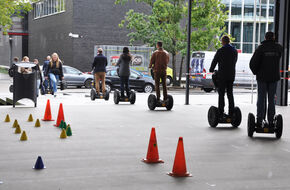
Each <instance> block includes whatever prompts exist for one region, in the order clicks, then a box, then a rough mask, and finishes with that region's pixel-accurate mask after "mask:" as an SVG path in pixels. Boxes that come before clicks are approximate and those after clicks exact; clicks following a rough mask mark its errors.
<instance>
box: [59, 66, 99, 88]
mask: <svg viewBox="0 0 290 190" xmlns="http://www.w3.org/2000/svg"><path fill="white" fill-rule="evenodd" d="M63 75H64V80H65V81H66V85H67V86H76V87H78V88H81V87H82V86H85V88H91V84H92V81H93V75H92V74H87V73H83V72H81V71H80V70H78V69H76V68H73V67H70V66H66V65H63Z"/></svg>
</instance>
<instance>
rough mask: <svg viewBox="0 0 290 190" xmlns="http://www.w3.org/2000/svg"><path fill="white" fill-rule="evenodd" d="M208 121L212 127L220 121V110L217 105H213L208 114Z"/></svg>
mask: <svg viewBox="0 0 290 190" xmlns="http://www.w3.org/2000/svg"><path fill="white" fill-rule="evenodd" d="M207 119H208V123H209V125H210V126H211V127H216V126H217V125H218V121H219V110H218V108H217V107H215V106H211V107H210V108H209V110H208V114H207Z"/></svg>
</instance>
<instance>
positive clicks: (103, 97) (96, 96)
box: [91, 88, 110, 101]
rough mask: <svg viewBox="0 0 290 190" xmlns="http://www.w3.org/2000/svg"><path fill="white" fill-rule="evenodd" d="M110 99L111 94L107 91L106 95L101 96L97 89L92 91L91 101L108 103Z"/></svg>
mask: <svg viewBox="0 0 290 190" xmlns="http://www.w3.org/2000/svg"><path fill="white" fill-rule="evenodd" d="M109 98H110V93H109V92H107V91H106V93H105V94H103V93H100V95H98V94H97V91H96V89H95V88H92V89H91V100H93V101H94V100H95V99H104V100H106V101H108V100H109Z"/></svg>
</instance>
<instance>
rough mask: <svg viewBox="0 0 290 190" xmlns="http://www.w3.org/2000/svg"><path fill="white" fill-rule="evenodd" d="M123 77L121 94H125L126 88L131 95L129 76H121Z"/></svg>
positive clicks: (127, 93)
mask: <svg viewBox="0 0 290 190" xmlns="http://www.w3.org/2000/svg"><path fill="white" fill-rule="evenodd" d="M120 79H121V86H120V87H121V96H122V97H123V96H124V90H125V89H126V95H127V96H128V97H129V95H130V87H129V77H120Z"/></svg>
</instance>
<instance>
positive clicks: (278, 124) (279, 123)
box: [248, 98, 283, 139]
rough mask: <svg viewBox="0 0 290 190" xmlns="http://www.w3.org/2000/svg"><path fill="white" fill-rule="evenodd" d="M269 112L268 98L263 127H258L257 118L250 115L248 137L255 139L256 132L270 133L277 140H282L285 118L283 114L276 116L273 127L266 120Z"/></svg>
mask: <svg viewBox="0 0 290 190" xmlns="http://www.w3.org/2000/svg"><path fill="white" fill-rule="evenodd" d="M266 112H267V98H266V99H265V115H264V119H263V121H262V126H258V125H257V123H256V122H255V116H254V114H253V113H249V115H248V136H249V137H253V135H254V132H256V133H268V134H274V133H275V136H276V138H277V139H280V138H281V136H282V133H283V117H282V115H281V114H278V115H275V117H274V121H273V125H272V126H271V125H270V124H269V122H268V121H267V120H266V119H265V118H266Z"/></svg>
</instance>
